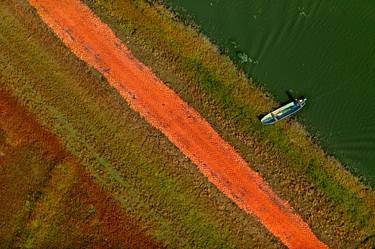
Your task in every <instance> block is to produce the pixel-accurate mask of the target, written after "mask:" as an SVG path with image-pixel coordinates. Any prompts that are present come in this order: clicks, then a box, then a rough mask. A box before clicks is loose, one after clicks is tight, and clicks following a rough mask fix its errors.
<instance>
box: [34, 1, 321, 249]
mask: <svg viewBox="0 0 375 249" xmlns="http://www.w3.org/2000/svg"><path fill="white" fill-rule="evenodd" d="M29 2H30V3H31V4H32V5H33V6H34V7H35V8H36V9H37V11H38V13H39V15H40V16H41V17H42V19H43V20H44V21H45V22H46V23H47V24H48V25H49V26H50V27H51V28H52V30H53V31H54V32H55V33H56V34H57V35H58V36H59V37H60V38H61V39H62V40H63V42H64V43H65V44H66V45H67V46H68V47H69V48H70V49H71V50H72V51H73V52H74V53H75V54H76V55H77V56H78V57H80V58H81V59H82V60H84V61H86V62H87V63H88V64H90V65H91V66H93V67H94V68H96V69H97V70H98V71H99V72H101V73H102V74H103V75H104V76H105V77H106V78H107V79H108V81H109V83H110V84H112V86H113V87H114V88H116V89H117V91H118V92H119V93H120V94H121V95H122V96H123V97H124V98H125V99H126V101H127V102H128V103H129V104H130V106H131V107H132V108H133V109H134V110H135V111H137V112H139V113H140V114H141V115H142V116H143V117H144V118H145V119H146V120H147V121H148V122H149V123H150V124H151V125H152V126H154V127H156V128H157V129H159V130H160V131H161V132H162V133H163V134H165V136H167V137H168V139H169V140H170V141H171V142H172V143H173V144H175V145H176V146H177V147H178V148H179V149H180V150H181V151H182V153H184V154H185V155H186V156H188V157H189V158H190V159H191V160H192V162H193V163H194V164H196V165H197V167H198V169H199V170H200V171H201V172H202V173H203V174H204V175H205V176H206V177H207V178H208V179H209V180H210V181H211V182H212V183H213V184H214V185H215V186H216V187H217V188H218V189H219V190H221V191H222V192H223V193H224V194H226V195H227V196H228V197H229V198H230V199H232V200H233V201H234V202H235V203H236V204H237V205H238V206H239V207H240V208H242V209H243V210H245V211H246V212H247V213H249V214H252V215H255V216H256V217H257V218H258V219H259V221H260V222H261V223H262V224H263V225H264V226H265V227H266V228H267V229H268V230H269V231H271V232H272V233H273V234H274V235H275V236H276V237H278V238H279V239H280V240H281V241H282V242H283V243H284V244H285V245H287V246H288V247H290V248H314V249H315V248H327V246H326V245H325V244H323V243H322V242H320V241H319V240H318V239H317V238H316V236H315V235H314V234H313V233H312V231H311V230H310V228H309V227H308V225H307V224H306V223H305V222H304V221H303V220H302V219H301V218H300V217H299V216H298V215H297V214H296V213H295V212H294V211H293V210H292V208H291V207H290V206H289V205H288V203H287V202H285V201H283V200H281V199H280V198H279V197H278V196H276V195H275V194H274V193H273V192H272V190H271V189H270V187H269V186H268V185H267V183H265V182H264V181H263V179H262V178H261V177H260V176H259V175H258V174H257V173H256V172H255V171H253V170H251V169H250V167H249V165H247V163H246V162H245V161H244V160H243V159H242V158H241V157H240V156H239V155H238V154H237V153H236V151H235V150H234V149H233V148H232V147H231V146H230V145H229V144H228V143H226V142H225V141H224V140H223V139H222V138H221V137H220V136H219V135H218V134H217V133H216V132H215V131H214V130H213V128H212V127H211V126H210V125H209V124H208V123H207V122H206V121H205V120H204V119H203V118H202V117H201V116H200V115H199V114H198V113H197V112H196V111H195V110H193V109H192V108H190V107H189V106H188V105H187V104H186V103H185V102H184V101H183V100H181V98H180V97H179V96H178V95H177V94H175V93H174V92H173V91H172V90H171V89H169V88H168V87H166V86H165V85H164V84H163V82H161V81H160V80H159V79H158V78H156V77H155V76H154V74H153V73H152V72H151V71H150V70H149V69H148V68H147V67H145V66H144V65H143V64H142V63H140V62H139V61H138V60H137V59H135V58H134V57H133V56H132V54H131V52H130V51H129V50H128V48H126V47H125V46H124V45H123V44H122V43H121V42H120V41H119V39H117V38H116V36H115V35H114V34H113V32H112V31H111V29H110V28H109V27H108V26H106V25H105V24H103V23H101V21H100V20H99V19H98V18H97V17H96V16H94V15H93V14H92V12H91V11H90V10H89V8H88V7H87V6H85V5H83V4H82V3H80V2H79V1H78V0H59V1H55V0H29Z"/></svg>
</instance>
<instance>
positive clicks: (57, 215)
mask: <svg viewBox="0 0 375 249" xmlns="http://www.w3.org/2000/svg"><path fill="white" fill-rule="evenodd" d="M0 135H1V136H0V139H1V140H0V183H1V188H0V203H1V205H0V245H1V248H13V247H26V246H27V247H30V246H31V247H32V248H66V247H67V246H76V247H82V246H83V247H85V248H108V247H111V248H124V247H127V248H159V247H160V246H159V245H157V244H156V243H154V242H153V241H152V240H151V239H150V238H149V237H148V236H147V235H145V234H144V233H143V232H142V230H141V228H140V227H139V225H137V222H136V221H135V220H134V219H132V218H131V217H129V216H128V215H126V214H125V213H124V211H123V210H122V209H121V207H120V206H119V204H118V203H117V202H116V201H115V200H113V198H112V197H111V196H110V195H109V194H108V193H107V192H106V191H105V190H103V189H102V188H101V187H100V186H99V185H98V184H97V183H96V182H95V181H93V179H92V177H91V176H90V175H89V174H88V173H87V172H86V171H85V170H84V169H83V168H82V166H80V165H79V164H77V163H76V162H75V160H74V159H73V158H72V157H71V156H70V155H68V154H67V153H66V152H65V151H64V150H63V149H62V148H61V146H60V145H59V142H58V140H57V139H56V137H54V136H53V135H52V134H50V133H49V132H48V131H46V130H45V129H44V128H42V127H41V126H40V125H39V124H38V123H37V122H36V121H35V119H34V118H33V117H32V116H31V115H30V113H29V112H28V111H27V110H26V109H25V108H24V107H21V106H20V105H19V103H18V102H17V101H16V100H15V99H14V98H13V97H11V96H10V95H9V93H7V92H5V91H4V90H1V89H0Z"/></svg>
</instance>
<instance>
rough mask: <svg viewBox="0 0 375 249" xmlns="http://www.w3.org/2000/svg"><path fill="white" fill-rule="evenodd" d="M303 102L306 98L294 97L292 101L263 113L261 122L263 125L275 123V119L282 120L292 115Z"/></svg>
mask: <svg viewBox="0 0 375 249" xmlns="http://www.w3.org/2000/svg"><path fill="white" fill-rule="evenodd" d="M305 102H306V98H302V99H296V100H294V101H292V102H289V103H288V104H286V105H283V106H282V107H280V108H278V109H276V110H274V111H272V112H270V113H268V114H267V115H265V116H264V117H263V118H262V119H261V122H262V123H263V124H264V125H270V124H274V123H276V122H277V121H280V120H283V119H285V118H287V117H289V116H291V115H293V114H294V113H296V112H297V111H299V110H301V109H302V107H303V106H304V105H305Z"/></svg>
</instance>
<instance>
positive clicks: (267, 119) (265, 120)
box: [260, 113, 277, 125]
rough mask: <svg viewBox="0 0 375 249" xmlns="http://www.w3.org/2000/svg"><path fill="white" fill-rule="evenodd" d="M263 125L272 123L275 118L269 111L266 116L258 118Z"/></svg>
mask: <svg viewBox="0 0 375 249" xmlns="http://www.w3.org/2000/svg"><path fill="white" fill-rule="evenodd" d="M260 121H261V122H262V123H263V124H264V125H270V124H274V123H275V122H276V121H277V120H276V118H275V116H273V115H272V114H271V113H268V114H267V115H266V116H264V117H263V118H262V119H261V120H260Z"/></svg>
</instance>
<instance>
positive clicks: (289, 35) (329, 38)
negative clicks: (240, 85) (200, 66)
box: [166, 0, 375, 186]
mask: <svg viewBox="0 0 375 249" xmlns="http://www.w3.org/2000/svg"><path fill="white" fill-rule="evenodd" d="M166 3H167V4H169V5H170V6H171V7H172V8H173V9H175V10H176V12H178V13H180V14H181V15H182V16H184V17H185V18H186V17H190V18H191V19H192V20H193V21H194V22H195V23H196V24H197V25H198V26H199V27H200V29H201V30H202V32H203V33H205V34H206V35H207V36H208V37H209V38H210V39H211V40H212V41H213V42H214V43H216V44H217V45H218V46H219V47H220V49H221V50H223V51H226V53H227V54H229V55H230V56H231V58H232V59H233V61H235V62H236V64H237V65H238V66H239V67H241V68H242V69H243V70H244V71H245V72H246V73H247V74H248V75H249V76H250V77H253V79H255V80H256V82H257V83H259V84H261V85H263V86H264V87H265V88H266V89H268V90H269V91H270V92H271V93H273V94H274V96H275V97H276V98H277V99H278V100H279V101H281V102H283V101H286V100H288V97H287V95H286V90H288V89H292V90H293V94H294V95H295V96H299V95H304V96H306V97H307V98H308V102H307V104H306V107H305V108H304V110H302V111H301V112H300V113H299V114H298V117H299V119H300V120H301V121H302V122H303V123H304V124H305V125H306V126H307V128H308V129H309V130H310V132H311V133H312V134H314V135H315V136H317V137H318V140H319V141H320V144H321V146H322V147H323V148H324V149H325V150H326V151H327V152H328V153H329V154H331V155H334V156H335V157H336V158H338V159H339V160H340V161H341V162H342V163H343V164H344V165H346V166H347V167H349V168H350V169H351V171H352V172H354V173H355V174H357V175H360V176H364V177H365V178H366V179H367V182H368V183H370V184H371V185H372V186H375V163H374V162H375V1H370V0H367V1H365V0H362V1H361V0H357V1H354V0H352V1H348V0H340V1H329V0H325V1H321V0H311V1H301V0H300V1H297V0H289V1H285V0H274V1H270V0H268V1H266V0H232V1H230V0H227V1H224V0H211V1H208V0H167V1H166Z"/></svg>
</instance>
